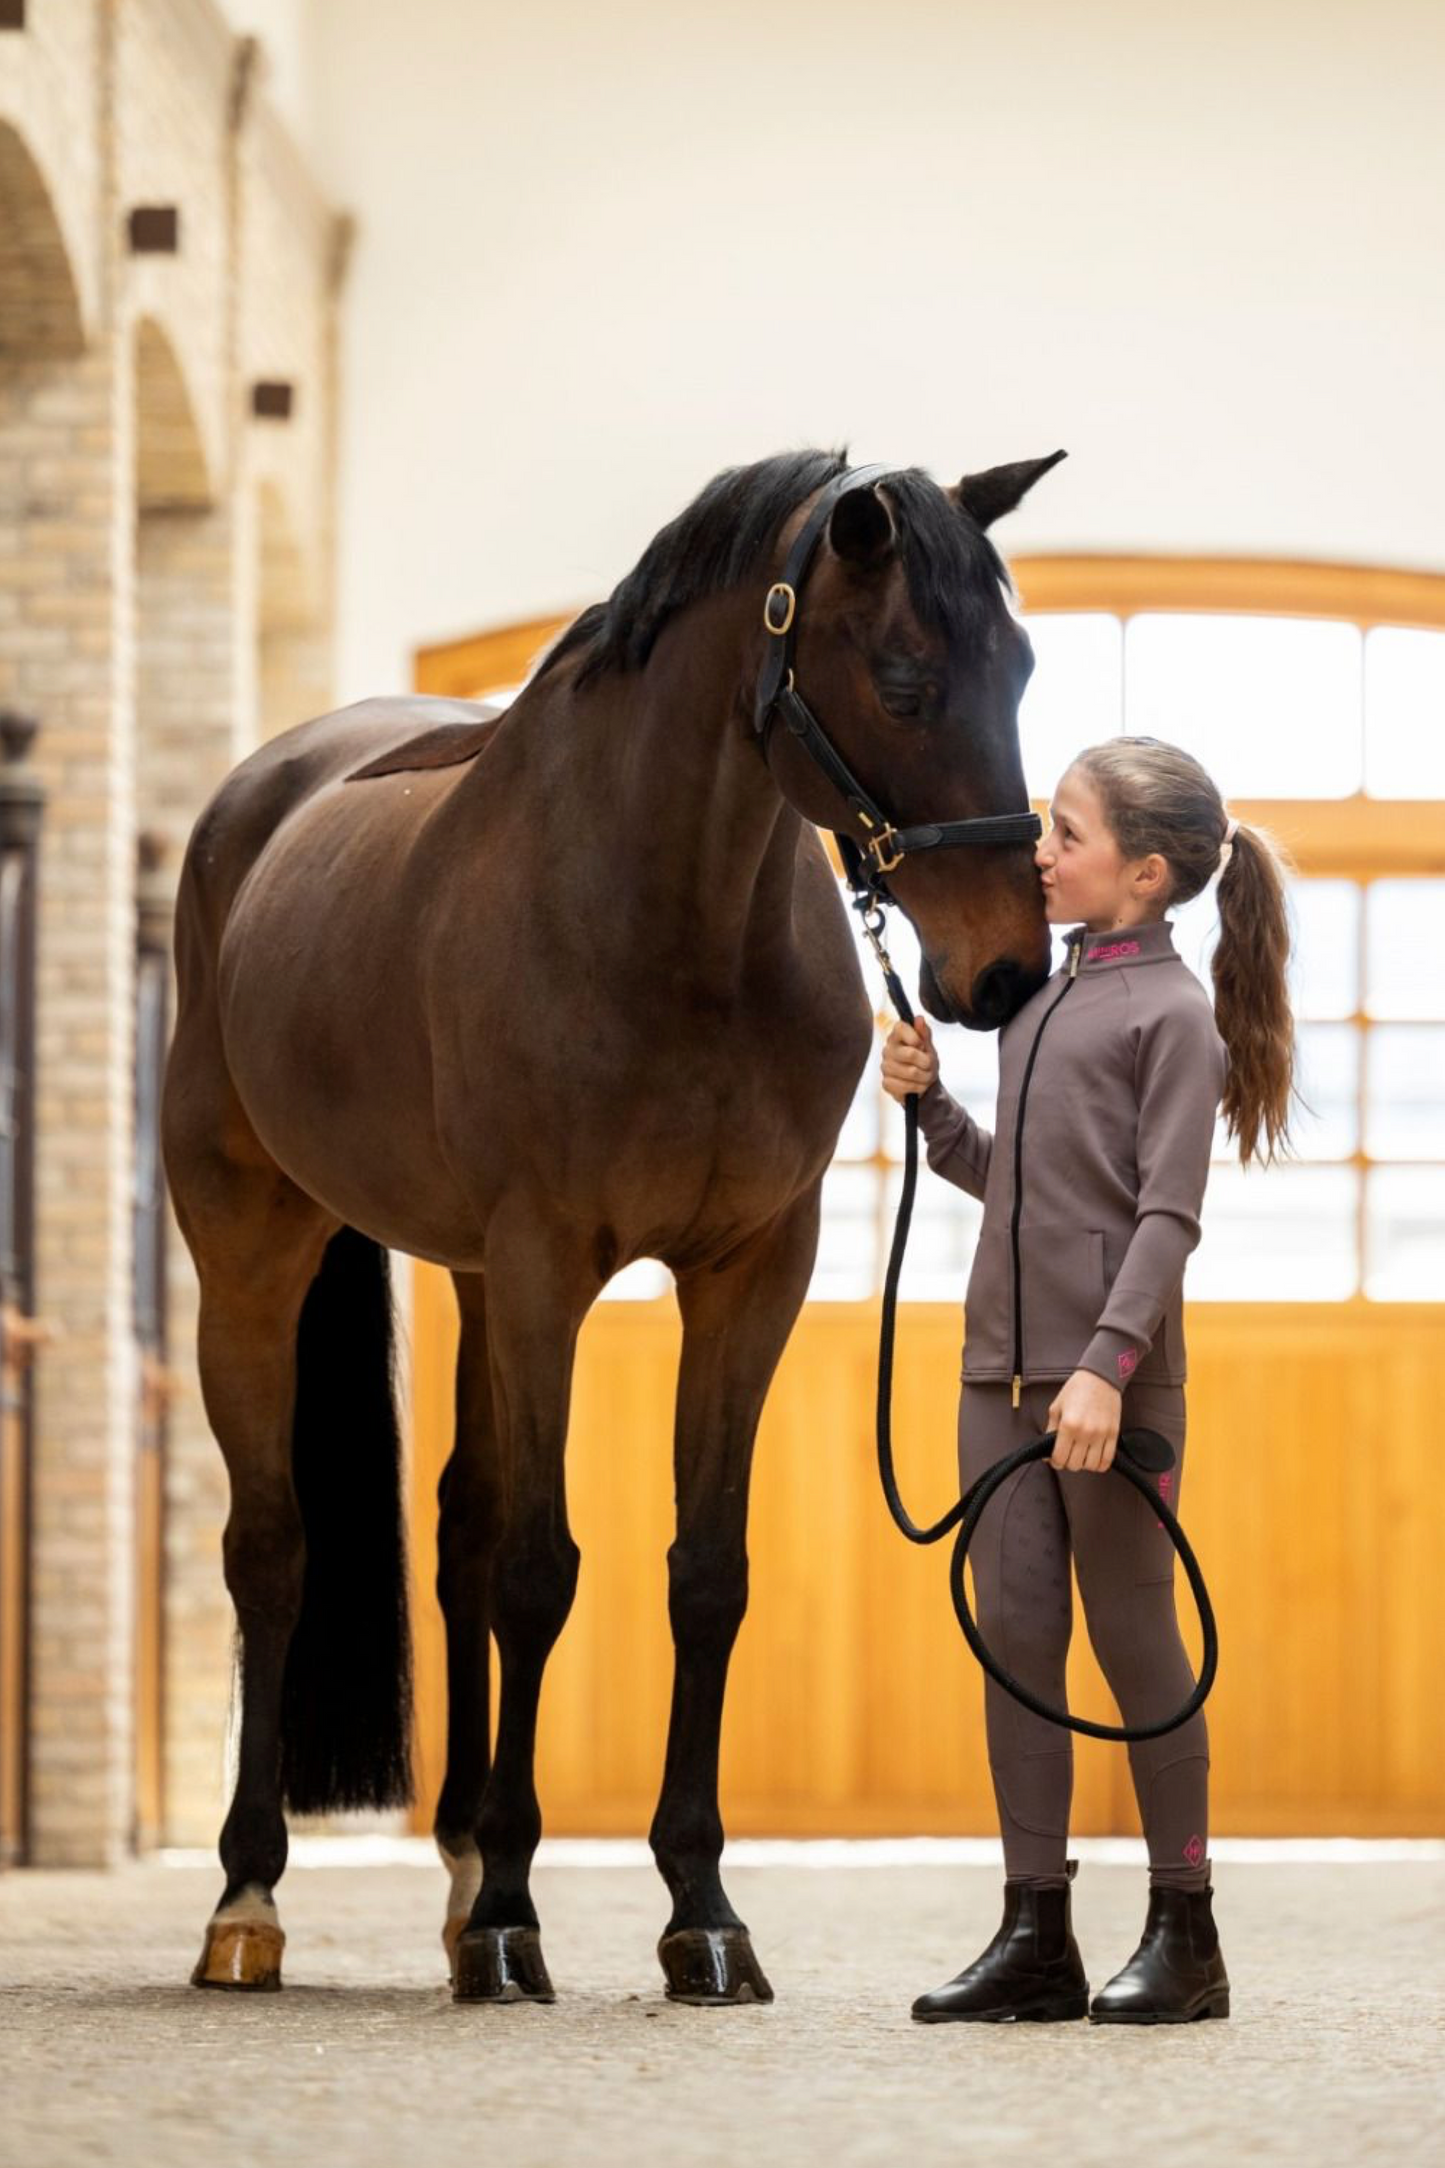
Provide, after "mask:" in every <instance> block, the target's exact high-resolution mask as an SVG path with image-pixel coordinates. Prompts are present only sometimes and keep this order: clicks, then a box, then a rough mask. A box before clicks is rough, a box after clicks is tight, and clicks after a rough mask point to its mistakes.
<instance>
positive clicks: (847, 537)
mask: <svg viewBox="0 0 1445 2168" xmlns="http://www.w3.org/2000/svg"><path fill="white" fill-rule="evenodd" d="M896 540H897V537H896V535H895V534H894V531H893V516H892V514H891V513H890V511H889V509H888V507H887V505H886V504H885V503H884V502H883V499H882V498H881V497H880V496H879V494H878V492H877V490H876V489H870V488H864V489H849V490H845V491H844V493H843V495H842V496H841V497H840V498H839V499H838V502H837V503H836V504H835V505H834V507H833V510H832V512H831V514H830V515H829V519H828V541H829V543H830V544H831V546H832V548H833V549H834V550H835V551H836V553H837V554H838V556H839V557H844V558H846V559H847V561H848V563H849V564H850V565H858V566H860V567H861V568H863V569H864V570H870V569H871V568H872V567H873V566H875V565H881V564H882V562H883V560H884V558H885V557H888V556H891V555H892V552H893V546H894V543H895V541H896Z"/></svg>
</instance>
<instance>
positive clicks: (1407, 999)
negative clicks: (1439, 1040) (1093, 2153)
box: [1365, 880, 1445, 1019]
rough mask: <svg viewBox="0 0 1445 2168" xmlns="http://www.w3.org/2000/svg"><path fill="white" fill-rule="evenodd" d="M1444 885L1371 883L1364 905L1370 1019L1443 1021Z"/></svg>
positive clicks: (1366, 1001) (1430, 883) (1438, 883)
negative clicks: (1442, 926) (1397, 1017)
mask: <svg viewBox="0 0 1445 2168" xmlns="http://www.w3.org/2000/svg"><path fill="white" fill-rule="evenodd" d="M1442 911H1445V881H1426V880H1415V881H1372V882H1371V883H1370V887H1369V891H1368V894H1367V897H1366V903H1365V930H1366V965H1365V1007H1366V1010H1367V1011H1368V1013H1369V1014H1370V1015H1371V1016H1402V1017H1403V1016H1428V1017H1436V1018H1442V1019H1445V968H1442V966H1441V962H1440V930H1439V929H1440V914H1441V912H1442Z"/></svg>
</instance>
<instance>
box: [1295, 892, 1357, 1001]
mask: <svg viewBox="0 0 1445 2168" xmlns="http://www.w3.org/2000/svg"><path fill="white" fill-rule="evenodd" d="M1289 893H1290V903H1291V906H1292V907H1293V910H1294V953H1293V955H1292V957H1291V961H1290V975H1289V986H1290V1000H1291V1002H1292V1003H1293V1005H1294V1012H1295V1015H1296V1016H1304V1017H1331V1016H1353V1015H1354V1014H1355V1011H1356V1010H1357V1009H1358V1008H1359V1006H1360V890H1359V887H1358V884H1357V883H1356V882H1354V881H1292V882H1291V883H1290V892H1289Z"/></svg>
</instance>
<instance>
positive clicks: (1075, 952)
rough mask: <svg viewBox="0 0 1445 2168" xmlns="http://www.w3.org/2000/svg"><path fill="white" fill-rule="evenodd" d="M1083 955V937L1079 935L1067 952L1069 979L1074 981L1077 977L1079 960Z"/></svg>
mask: <svg viewBox="0 0 1445 2168" xmlns="http://www.w3.org/2000/svg"><path fill="white" fill-rule="evenodd" d="M1083 953H1084V937H1083V935H1082V934H1081V935H1080V936H1079V938H1078V940H1077V941H1076V942H1075V943H1074V945H1073V947H1072V948H1071V949H1070V951H1069V977H1070V978H1071V979H1076V978H1077V977H1078V975H1079V959H1080V957H1081V956H1082V955H1083Z"/></svg>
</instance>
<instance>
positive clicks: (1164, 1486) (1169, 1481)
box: [1154, 1468, 1174, 1528]
mask: <svg viewBox="0 0 1445 2168" xmlns="http://www.w3.org/2000/svg"><path fill="white" fill-rule="evenodd" d="M1173 1488H1174V1475H1173V1471H1172V1470H1171V1469H1168V1468H1166V1469H1165V1471H1164V1473H1163V1475H1161V1476H1160V1478H1159V1495H1160V1497H1161V1498H1162V1499H1163V1500H1164V1503H1165V1504H1166V1505H1167V1504H1168V1503H1169V1493H1170V1491H1171V1490H1173ZM1154 1526H1155V1527H1156V1528H1162V1527H1163V1526H1164V1523H1163V1522H1162V1521H1156V1522H1155V1523H1154Z"/></svg>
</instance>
